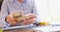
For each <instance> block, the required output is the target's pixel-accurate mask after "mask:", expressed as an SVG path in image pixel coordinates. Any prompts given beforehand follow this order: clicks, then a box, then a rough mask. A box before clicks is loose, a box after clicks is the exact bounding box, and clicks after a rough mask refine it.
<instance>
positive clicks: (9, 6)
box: [0, 0, 37, 27]
mask: <svg viewBox="0 0 60 32" xmlns="http://www.w3.org/2000/svg"><path fill="white" fill-rule="evenodd" d="M21 10H22V11H23V12H24V14H28V13H32V14H37V13H36V9H35V6H34V1H33V0H4V1H3V4H2V8H1V16H0V17H1V18H0V20H1V21H0V22H1V23H2V27H8V26H9V25H10V23H11V22H12V21H13V22H14V23H13V24H16V23H17V22H16V21H15V19H14V18H12V17H11V16H7V15H9V14H10V13H12V12H13V11H21ZM6 16H7V19H6ZM31 16H32V15H31ZM33 16H35V15H33ZM5 19H6V20H9V21H8V23H7V21H5ZM29 21H30V22H28V24H29V23H31V22H33V21H34V20H33V19H29ZM26 22H27V21H26Z"/></svg>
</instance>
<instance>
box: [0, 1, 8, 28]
mask: <svg viewBox="0 0 60 32" xmlns="http://www.w3.org/2000/svg"><path fill="white" fill-rule="evenodd" d="M7 15H8V6H7V1H6V0H4V1H3V4H2V7H1V13H0V23H1V25H2V27H8V23H6V22H5V17H6V16H7Z"/></svg>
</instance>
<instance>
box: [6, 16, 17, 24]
mask: <svg viewBox="0 0 60 32" xmlns="http://www.w3.org/2000/svg"><path fill="white" fill-rule="evenodd" d="M6 21H7V22H8V23H10V25H16V24H17V23H18V22H17V20H16V18H13V17H12V15H8V16H7V17H6Z"/></svg>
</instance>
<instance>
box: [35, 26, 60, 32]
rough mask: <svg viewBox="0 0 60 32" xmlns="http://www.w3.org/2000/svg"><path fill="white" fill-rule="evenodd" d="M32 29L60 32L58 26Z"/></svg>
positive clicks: (44, 31)
mask: <svg viewBox="0 0 60 32" xmlns="http://www.w3.org/2000/svg"><path fill="white" fill-rule="evenodd" d="M34 29H37V30H41V31H43V32H51V31H60V26H44V27H36V28H34Z"/></svg>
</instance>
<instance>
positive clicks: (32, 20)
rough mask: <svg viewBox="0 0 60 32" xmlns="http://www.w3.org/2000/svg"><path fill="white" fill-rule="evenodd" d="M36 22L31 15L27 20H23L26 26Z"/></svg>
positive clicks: (34, 17) (34, 16)
mask: <svg viewBox="0 0 60 32" xmlns="http://www.w3.org/2000/svg"><path fill="white" fill-rule="evenodd" d="M35 21H36V15H34V14H31V15H29V19H27V20H24V22H23V24H25V25H28V24H33V23H34V22H35Z"/></svg>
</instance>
